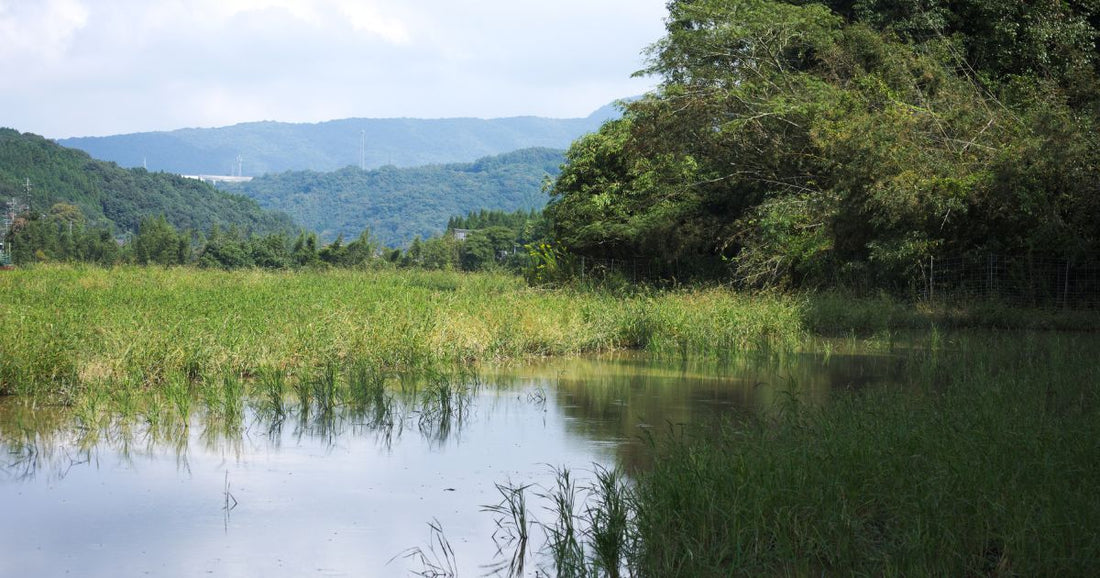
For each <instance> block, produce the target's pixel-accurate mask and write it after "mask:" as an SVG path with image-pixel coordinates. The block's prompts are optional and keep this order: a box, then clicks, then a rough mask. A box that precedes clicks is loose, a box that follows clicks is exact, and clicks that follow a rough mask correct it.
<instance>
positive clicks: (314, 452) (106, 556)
mask: <svg viewBox="0 0 1100 578" xmlns="http://www.w3.org/2000/svg"><path fill="white" fill-rule="evenodd" d="M472 395H473V397H470V398H468V399H466V400H465V401H464V403H465V404H466V405H465V406H464V407H465V409H464V411H465V414H464V417H463V419H461V420H457V419H455V420H454V421H451V422H450V424H449V426H448V427H447V428H442V427H436V428H433V427H428V425H429V424H427V423H424V424H423V425H424V426H425V427H424V428H423V429H422V427H421V425H422V424H421V419H422V418H423V417H424V414H425V413H428V412H426V411H423V410H424V406H423V405H422V404H417V405H415V406H414V407H416V408H418V412H419V413H417V412H414V411H411V410H409V411H404V410H401V412H399V414H398V415H400V416H401V419H396V420H394V423H395V424H401V425H396V426H395V427H400V428H404V429H403V430H402V431H403V433H398V434H397V435H392V434H391V428H388V427H384V428H373V427H371V424H370V420H369V419H368V418H369V417H370V416H369V415H367V414H364V413H363V412H346V411H343V410H338V411H334V412H331V413H329V414H326V415H325V416H321V415H320V414H314V413H311V414H308V415H306V414H296V413H295V412H294V409H293V408H291V411H290V412H288V414H287V415H286V416H285V418H284V421H283V423H282V427H271V425H272V421H271V420H270V419H266V416H265V415H263V412H257V411H256V410H255V409H254V408H249V409H248V411H246V412H245V414H244V415H243V419H242V420H241V422H240V424H239V427H231V428H224V427H222V426H223V425H224V424H222V423H219V422H218V420H217V419H215V420H212V422H211V421H208V422H206V423H204V422H203V420H204V418H208V417H209V416H208V415H206V414H205V413H204V412H196V414H195V415H193V417H192V419H193V421H192V423H191V424H190V427H187V428H181V429H179V430H172V431H176V432H178V433H179V434H180V435H178V436H176V437H174V438H173V437H172V436H170V435H169V436H166V437H163V438H161V439H159V440H158V442H157V443H155V444H153V445H152V446H149V445H148V444H147V443H146V440H149V439H151V436H152V434H151V433H150V432H149V431H145V430H143V429H142V428H141V427H130V428H128V429H126V430H124V431H126V432H127V436H125V438H123V437H120V436H119V435H118V433H119V432H121V431H123V430H117V431H115V430H113V431H111V432H103V434H102V435H100V436H99V437H98V438H97V439H96V443H95V444H93V445H92V446H91V448H90V449H89V451H91V452H92V453H93V454H94V455H95V459H94V460H92V461H91V462H89V463H86V464H84V465H82V466H81V467H79V468H74V469H73V471H72V472H71V473H70V474H69V475H68V477H66V478H64V479H59V478H57V477H56V476H54V478H53V479H52V480H50V481H49V482H47V481H46V480H45V477H46V476H45V475H44V476H42V477H39V478H30V479H28V480H26V481H24V482H22V483H20V482H17V481H14V480H9V481H5V482H3V483H4V486H2V487H0V490H2V491H0V509H2V510H3V511H5V513H6V516H7V515H10V516H11V517H10V518H9V519H20V520H27V523H26V525H25V527H24V528H23V529H22V530H23V531H22V532H21V533H20V534H19V535H18V536H9V537H7V538H8V539H6V540H4V541H3V543H0V559H3V560H5V561H6V562H5V564H8V566H5V568H6V569H10V570H11V572H12V573H13V575H35V574H38V575H52V574H59V573H62V572H64V571H65V570H72V571H76V572H78V573H80V574H82V575H89V576H97V575H98V576H107V575H111V576H114V575H130V574H138V573H141V572H144V571H153V572H154V573H164V572H167V573H169V574H177V573H178V574H188V575H190V574H199V573H203V572H208V571H212V572H214V573H215V574H216V575H238V574H239V575H257V574H262V575H280V574H281V575H292V576H297V575H302V574H312V573H316V572H317V571H318V570H327V571H331V572H333V573H350V574H364V575H392V574H404V573H406V571H405V568H406V567H405V566H403V565H404V564H407V563H408V562H409V561H406V560H404V559H400V558H399V559H398V560H395V561H393V562H392V563H391V564H390V565H389V566H387V565H386V562H387V561H388V560H390V559H391V558H392V557H393V556H394V555H395V554H398V553H400V552H401V551H404V550H405V549H407V548H409V547H410V546H416V545H421V544H424V543H425V541H426V540H427V538H428V528H427V525H426V524H427V522H428V521H430V520H431V519H433V518H438V519H439V520H440V521H441V522H442V523H443V526H444V528H445V529H446V532H447V538H448V540H450V541H451V543H452V544H453V545H454V547H455V548H456V550H457V552H458V558H459V564H460V568H462V569H463V572H462V574H474V573H478V572H479V569H478V565H479V564H484V563H489V562H490V561H491V560H492V557H493V555H494V553H495V550H494V549H493V547H492V541H491V539H490V537H491V535H492V531H493V520H492V519H491V516H487V515H485V514H483V513H481V512H479V509H480V506H481V505H483V504H489V503H492V502H493V501H495V500H496V499H497V497H496V496H495V495H494V491H495V490H494V486H493V484H494V483H495V482H496V481H498V480H501V479H507V478H512V479H532V480H537V479H539V478H540V476H541V477H548V476H549V473H548V472H547V471H546V468H545V467H544V466H543V465H542V462H549V463H567V464H571V465H575V466H582V465H587V464H590V463H591V462H592V461H593V460H596V459H600V456H599V455H597V454H593V453H591V452H589V451H588V449H587V448H585V447H584V446H583V445H581V446H578V445H576V444H573V443H571V442H570V441H569V439H567V438H566V437H565V436H563V435H561V434H562V432H563V428H562V426H561V423H560V422H555V421H554V420H553V418H550V419H547V417H546V412H545V411H543V408H542V407H540V406H538V405H537V404H533V403H531V402H529V401H528V400H527V398H526V396H525V395H516V392H510V391H499V392H498V391H495V390H488V389H486V390H485V391H482V392H479V393H476V394H472ZM368 413H369V412H368ZM303 416H304V417H303ZM322 417H324V419H322ZM452 417H454V416H452ZM57 425H58V422H54V426H51V427H55V426H57ZM71 426H72V424H71V423H70V424H68V427H71ZM63 429H64V428H57V429H55V430H54V431H63ZM444 429H446V431H447V432H449V433H448V435H446V436H441V435H440V434H441V432H442V431H443V430H444ZM162 433H164V432H162ZM108 434H109V435H108ZM410 434H411V435H410ZM386 436H391V437H389V442H388V443H384V442H383V441H382V440H383V438H386ZM4 439H5V440H8V439H9V438H7V437H5V438H4ZM181 440H182V442H183V443H182V445H180V441H181ZM139 442H140V443H139ZM74 443H75V441H74V438H72V437H68V438H64V439H63V436H61V435H60V434H59V435H57V437H55V438H54V439H52V440H51V441H50V443H49V444H47V445H48V447H49V448H50V449H51V450H52V451H53V452H55V455H58V456H61V455H64V451H65V449H64V448H70V447H73V445H72V444H74ZM5 445H8V443H7V442H5ZM150 447H152V451H146V450H148V449H150ZM181 448H182V452H181ZM138 449H140V451H138ZM179 454H182V455H184V456H185V460H186V463H187V464H188V467H187V468H186V469H180V468H179V467H177V457H176V456H177V455H179ZM58 463H60V462H58ZM38 465H39V466H45V465H46V464H45V462H43V461H41V460H40V461H39V462H38ZM227 471H228V472H229V473H228V479H229V481H230V482H231V484H232V493H233V496H234V497H235V498H236V499H237V500H238V501H239V505H238V506H237V507H236V508H235V509H234V510H233V512H232V515H231V516H230V517H229V520H228V528H226V520H225V517H224V512H223V511H222V507H223V505H224V490H225V476H226V472H227ZM14 492H18V495H16V494H15V493H14ZM74 505H75V506H74ZM39 548H41V549H43V550H47V551H55V552H65V553H66V554H64V555H63V556H58V557H43V558H38V557H36V556H33V555H31V554H27V555H24V554H23V553H24V552H28V553H29V552H36V551H39V550H38V549H39ZM166 569H170V570H166Z"/></svg>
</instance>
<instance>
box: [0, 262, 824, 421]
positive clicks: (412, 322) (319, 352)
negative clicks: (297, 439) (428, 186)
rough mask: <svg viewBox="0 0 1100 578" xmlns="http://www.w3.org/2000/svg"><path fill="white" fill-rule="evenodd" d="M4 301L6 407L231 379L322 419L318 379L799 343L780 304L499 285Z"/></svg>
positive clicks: (441, 277) (116, 276)
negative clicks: (299, 398)
mask: <svg viewBox="0 0 1100 578" xmlns="http://www.w3.org/2000/svg"><path fill="white" fill-rule="evenodd" d="M0 294H3V295H4V296H5V299H3V300H0V319H3V321H4V325H5V331H4V332H3V333H0V351H3V352H4V354H3V356H2V357H0V393H5V394H22V395H50V396H56V397H59V398H61V399H63V400H65V401H69V402H72V401H73V400H74V399H75V398H76V397H78V396H81V395H89V394H90V393H91V392H92V391H94V390H99V389H107V390H112V389H115V388H117V387H118V385H119V384H120V383H125V384H127V387H128V388H131V389H134V390H135V391H136V392H138V393H140V392H142V391H146V392H148V391H152V390H158V389H163V388H166V387H174V386H173V385H172V384H179V383H190V384H192V385H193V387H194V389H195V390H196V391H200V392H201V391H203V389H204V388H206V387H208V386H209V383H208V382H211V381H220V380H221V379H222V378H223V377H224V376H225V375H236V376H239V377H241V378H243V379H244V380H245V381H246V382H247V383H248V385H251V382H252V381H253V378H255V377H257V376H262V375H268V374H270V372H282V373H283V375H285V377H286V381H287V383H300V382H302V381H309V382H310V383H311V385H310V387H311V388H312V391H311V395H312V394H316V396H315V397H316V399H315V400H314V401H315V402H317V403H321V405H322V407H323V406H324V405H326V404H327V405H331V403H330V402H332V401H333V400H332V399H331V397H330V396H328V395H327V393H331V391H330V390H326V389H325V388H326V384H331V383H332V382H333V379H332V378H330V377H331V376H329V377H326V376H325V375H320V374H319V373H318V372H323V370H324V368H326V367H350V366H354V365H356V364H364V365H365V366H369V367H371V368H372V369H371V371H372V372H375V373H377V374H380V375H390V374H393V373H400V372H406V371H413V372H416V371H425V370H431V369H433V368H441V367H442V368H448V367H453V366H469V365H472V364H474V363H477V362H481V361H487V360H501V359H515V358H520V357H527V356H545V355H572V354H581V353H592V352H603V351H608V350H613V349H621V348H644V349H648V350H650V351H653V352H657V353H662V354H686V353H691V354H705V355H712V354H717V355H721V354H726V353H729V352H733V351H736V350H741V349H745V348H757V347H791V346H795V345H796V344H797V343H799V341H800V339H801V338H802V336H803V331H802V328H801V325H800V322H799V316H798V312H797V307H796V306H795V302H794V301H793V300H791V299H787V298H781V297H768V298H750V297H748V296H744V295H739V294H737V293H735V292H731V291H726V290H720V289H709V290H697V291H684V292H668V293H647V292H639V293H637V294H633V295H628V296H619V295H613V294H610V293H603V292H599V291H591V290H576V289H570V288H563V289H553V290H548V289H537V288H530V287H527V286H526V285H525V284H524V283H523V282H522V280H520V279H518V278H515V277H511V276H508V275H498V274H462V273H455V272H426V271H346V270H333V271H300V272H269V271H235V272H225V271H215V270H200V269H190V268H170V269H163V268H155V267H145V268H142V267H122V268H116V269H99V268H94V267H82V266H42V267H36V268H34V269H26V270H16V271H9V272H5V273H4V274H3V275H0ZM261 381H262V380H261ZM267 386H269V387H271V386H275V384H273V383H271V382H267ZM330 389H331V388H330ZM360 393H362V392H360ZM277 406H278V404H275V407H273V408H272V409H273V410H275V411H278V407H277Z"/></svg>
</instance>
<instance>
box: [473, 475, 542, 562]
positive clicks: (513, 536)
mask: <svg viewBox="0 0 1100 578" xmlns="http://www.w3.org/2000/svg"><path fill="white" fill-rule="evenodd" d="M530 487H531V484H527V485H514V484H511V483H507V484H500V483H498V484H496V488H497V492H499V493H500V496H501V500H500V502H499V503H497V504H491V505H485V506H482V507H481V511H482V512H489V513H491V514H494V515H495V522H496V526H497V529H496V530H495V531H494V532H493V542H494V543H495V544H496V546H497V557H498V558H501V560H500V561H499V562H497V563H494V564H490V565H488V566H487V567H486V568H487V569H488V570H489V571H490V572H491V573H492V574H501V573H503V572H507V575H508V576H516V577H520V576H523V575H524V574H523V569H524V566H525V564H526V561H527V540H528V537H529V536H528V530H529V528H530V522H529V520H528V512H527V494H526V492H527V489H528V488H530ZM508 551H511V553H512V554H511V556H507V555H505V553H506V552H508Z"/></svg>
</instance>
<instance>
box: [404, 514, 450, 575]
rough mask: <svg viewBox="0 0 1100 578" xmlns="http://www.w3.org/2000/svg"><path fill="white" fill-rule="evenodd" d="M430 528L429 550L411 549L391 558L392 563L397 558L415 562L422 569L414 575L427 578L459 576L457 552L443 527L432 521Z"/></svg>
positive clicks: (437, 521)
mask: <svg viewBox="0 0 1100 578" xmlns="http://www.w3.org/2000/svg"><path fill="white" fill-rule="evenodd" d="M428 528H429V529H430V530H431V534H430V536H429V539H428V549H427V550H425V549H423V548H420V547H419V546H416V547H413V548H409V549H408V550H406V551H404V552H402V553H400V554H398V555H397V556H394V557H393V558H391V559H390V562H393V561H394V560H396V559H397V558H405V559H409V560H415V561H416V562H417V563H419V565H420V568H419V569H418V570H413V571H412V572H413V574H416V575H418V576H423V577H425V578H453V577H454V576H457V575H458V570H457V566H458V565H457V562H456V560H455V551H454V548H452V547H451V543H450V542H449V541H448V540H447V536H446V535H445V534H444V532H443V525H442V524H440V523H439V520H432V521H431V522H430V523H429V524H428Z"/></svg>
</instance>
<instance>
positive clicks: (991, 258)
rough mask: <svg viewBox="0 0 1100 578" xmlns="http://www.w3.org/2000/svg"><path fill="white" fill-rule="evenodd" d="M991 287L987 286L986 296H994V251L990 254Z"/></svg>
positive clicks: (987, 297) (988, 297)
mask: <svg viewBox="0 0 1100 578" xmlns="http://www.w3.org/2000/svg"><path fill="white" fill-rule="evenodd" d="M988 260H989V287H987V288H986V292H985V298H986V299H992V298H993V253H990V254H989V259H988Z"/></svg>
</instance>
